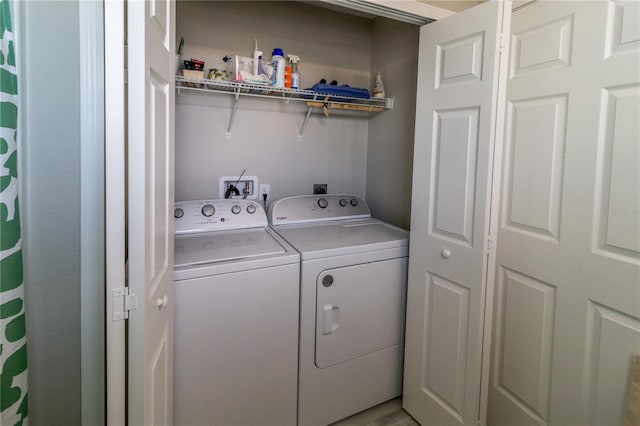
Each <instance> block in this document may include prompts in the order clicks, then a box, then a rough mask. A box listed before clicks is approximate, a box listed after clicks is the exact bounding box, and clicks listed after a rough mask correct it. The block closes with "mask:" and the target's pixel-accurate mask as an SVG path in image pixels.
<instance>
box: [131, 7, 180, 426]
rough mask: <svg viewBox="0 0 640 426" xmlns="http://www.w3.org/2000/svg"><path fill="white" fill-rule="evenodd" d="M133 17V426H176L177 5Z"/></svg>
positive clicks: (139, 11) (134, 12) (146, 9)
mask: <svg viewBox="0 0 640 426" xmlns="http://www.w3.org/2000/svg"><path fill="white" fill-rule="evenodd" d="M127 17H128V41H129V44H128V55H129V56H128V67H129V68H128V98H127V99H128V106H127V110H128V114H129V115H128V161H129V170H128V196H129V202H128V206H129V215H128V218H129V227H128V228H129V235H128V241H129V287H130V289H131V290H130V292H131V293H135V294H136V295H137V304H138V306H137V309H136V310H133V311H131V313H130V316H129V361H128V362H129V369H128V371H129V416H128V423H129V424H153V425H170V424H173V220H172V215H171V212H172V211H173V204H174V193H173V180H174V179H173V158H174V91H175V89H174V70H175V68H174V64H175V52H174V51H173V46H174V42H175V3H174V2H173V1H169V0H155V1H145V2H139V1H130V2H128V3H127Z"/></svg>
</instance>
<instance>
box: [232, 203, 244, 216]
mask: <svg viewBox="0 0 640 426" xmlns="http://www.w3.org/2000/svg"><path fill="white" fill-rule="evenodd" d="M241 211H242V207H240V206H239V205H238V204H234V205H233V206H231V213H233V214H238V213H240V212H241Z"/></svg>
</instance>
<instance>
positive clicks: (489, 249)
mask: <svg viewBox="0 0 640 426" xmlns="http://www.w3.org/2000/svg"><path fill="white" fill-rule="evenodd" d="M495 252H496V242H495V241H494V240H493V239H492V238H487V246H486V254H488V255H492V254H494V253H495Z"/></svg>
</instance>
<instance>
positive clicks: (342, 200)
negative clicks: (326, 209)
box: [339, 198, 347, 207]
mask: <svg viewBox="0 0 640 426" xmlns="http://www.w3.org/2000/svg"><path fill="white" fill-rule="evenodd" d="M339 203H340V205H341V206H342V207H344V206H346V205H347V200H345V199H344V198H341V199H340V201H339Z"/></svg>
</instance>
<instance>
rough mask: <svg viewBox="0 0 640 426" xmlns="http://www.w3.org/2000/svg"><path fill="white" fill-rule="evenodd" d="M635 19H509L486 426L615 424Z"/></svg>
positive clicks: (633, 178) (631, 308)
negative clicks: (513, 425)
mask: <svg viewBox="0 0 640 426" xmlns="http://www.w3.org/2000/svg"><path fill="white" fill-rule="evenodd" d="M638 12H640V10H638V3H637V2H626V1H610V2H604V1H598V2H552V3H551V2H536V3H532V4H531V5H528V6H527V7H524V8H522V9H520V10H518V11H516V12H514V15H513V22H512V36H511V37H512V50H511V55H510V61H511V65H510V70H511V72H510V79H509V82H508V85H507V110H508V114H507V123H506V134H507V143H506V144H505V151H504V156H503V159H504V166H503V171H504V172H503V173H504V174H503V179H502V184H503V190H502V193H501V204H500V215H501V220H500V228H499V230H498V246H497V256H496V259H497V268H498V270H499V274H498V277H497V290H498V291H497V300H496V304H495V308H496V311H495V323H494V324H495V328H494V337H493V348H494V350H493V353H492V362H491V366H492V371H491V378H492V383H491V388H490V393H489V412H488V420H489V423H490V424H492V425H501V424H503V425H512V424H558V425H564V424H598V425H599V424H621V423H623V419H624V407H625V398H626V393H627V386H628V381H629V377H630V374H631V368H632V362H631V360H632V358H633V357H634V356H635V354H637V353H638V352H640V327H639V325H640V255H639V254H640V253H639V252H640V243H639V240H640V238H639V235H640V215H639V214H638V212H640V195H639V194H640V174H639V172H638V158H640V134H639V124H638V116H640V108H639V104H640V85H639V81H638V80H639V79H640V60H639V59H640V57H639V53H640V42H639V40H640V35H639V34H638V26H637V23H638ZM634 22H635V26H634V24H633V23H634ZM628 23H629V24H631V25H632V26H633V28H631V27H628V26H627V25H628Z"/></svg>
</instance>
